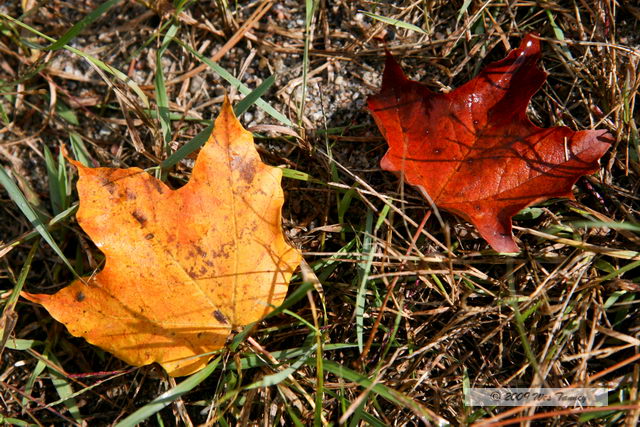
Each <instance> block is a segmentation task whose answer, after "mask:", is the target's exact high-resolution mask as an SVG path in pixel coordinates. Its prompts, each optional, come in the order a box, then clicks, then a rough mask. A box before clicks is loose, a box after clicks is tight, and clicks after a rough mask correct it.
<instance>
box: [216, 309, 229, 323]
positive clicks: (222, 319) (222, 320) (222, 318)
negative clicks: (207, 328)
mask: <svg viewBox="0 0 640 427" xmlns="http://www.w3.org/2000/svg"><path fill="white" fill-rule="evenodd" d="M213 317H215V318H216V320H217V321H218V322H220V323H224V324H225V325H228V324H229V321H228V320H227V317H226V316H225V315H224V314H222V312H221V311H220V310H215V311H214V312H213Z"/></svg>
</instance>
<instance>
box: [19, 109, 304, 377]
mask: <svg viewBox="0 0 640 427" xmlns="http://www.w3.org/2000/svg"><path fill="white" fill-rule="evenodd" d="M72 163H73V164H74V165H75V166H76V167H77V168H78V171H79V175H80V179H79V181H78V185H77V187H78V194H79V196H80V207H79V210H78V213H77V219H78V222H79V224H80V225H81V227H82V228H83V229H84V231H85V232H86V233H87V234H88V235H89V236H90V237H91V238H92V240H93V241H94V242H95V244H96V246H97V247H98V248H100V250H101V251H102V252H103V253H104V255H105V259H106V262H105V266H104V268H103V269H102V271H100V272H99V273H97V274H96V275H93V276H91V277H85V278H83V279H80V280H76V281H74V282H73V283H72V284H71V285H69V286H67V287H66V288H63V289H62V290H60V291H59V292H58V293H56V294H54V295H42V294H30V293H23V294H22V295H23V296H24V297H25V298H27V299H29V300H31V301H33V302H37V303H40V304H42V305H44V306H45V308H46V309H47V310H48V311H49V313H50V314H51V315H52V316H53V317H54V318H55V319H57V320H58V321H60V322H62V323H64V324H65V325H66V326H67V329H68V330H69V332H70V333H71V334H73V335H75V336H82V337H84V338H85V339H86V340H87V341H89V342H90V343H92V344H95V345H97V346H99V347H101V348H103V349H105V350H107V351H109V352H111V353H113V354H115V355H116V356H118V357H119V358H121V359H123V360H125V361H126V362H128V363H129V364H131V365H135V366H141V365H145V364H149V363H152V362H158V363H160V364H161V365H162V366H163V367H164V368H165V369H166V370H167V372H168V373H169V374H170V375H172V376H182V375H188V374H190V373H193V372H195V371H197V370H199V369H202V368H203V367H204V366H205V365H206V363H207V361H208V359H209V358H210V355H204V356H199V355H201V354H204V353H210V352H211V351H214V350H216V349H219V348H221V347H222V346H223V345H224V344H225V342H226V340H227V337H228V335H229V333H230V331H231V330H232V328H234V327H236V326H242V325H246V324H249V323H251V322H254V321H257V320H260V319H261V318H262V317H264V315H266V314H267V313H269V312H270V311H271V309H272V307H273V306H277V305H279V304H280V303H281V302H282V300H283V299H284V297H285V295H286V290H287V284H288V282H289V279H290V278H291V275H292V273H293V270H294V269H295V268H296V267H297V265H298V264H299V262H300V260H301V255H300V252H299V251H298V250H296V249H294V248H292V247H291V246H289V245H288V244H287V243H286V241H285V240H284V235H283V233H282V225H281V208H282V204H283V201H284V195H283V192H282V188H281V187H280V180H281V177H282V171H281V170H280V169H278V168H274V167H271V166H267V165H265V164H264V163H262V162H261V161H260V157H259V155H258V153H257V151H256V149H255V146H254V144H253V137H252V135H251V133H250V132H248V131H246V130H245V129H243V128H242V126H241V125H240V123H239V122H238V120H237V119H236V117H235V116H234V115H233V110H232V109H231V106H230V104H229V103H228V101H227V102H225V105H224V106H223V108H222V111H221V113H220V115H219V117H218V119H217V120H216V122H215V126H214V129H213V132H212V134H211V136H210V137H209V140H208V141H207V143H206V144H205V145H204V146H203V147H202V149H201V150H200V153H199V154H198V158H197V160H196V163H195V165H194V168H193V172H192V175H191V179H190V181H189V182H188V183H187V184H185V185H184V186H183V187H182V188H179V189H177V190H171V189H170V188H169V187H167V186H166V185H165V184H164V183H162V182H161V181H159V180H157V179H155V178H154V177H152V176H150V175H149V174H147V173H146V172H144V171H143V170H141V169H139V168H129V169H110V168H87V167H84V166H83V165H82V164H80V163H78V162H75V161H72Z"/></svg>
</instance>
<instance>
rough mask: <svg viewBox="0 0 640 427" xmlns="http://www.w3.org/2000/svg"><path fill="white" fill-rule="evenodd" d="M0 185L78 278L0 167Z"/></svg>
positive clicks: (27, 203)
mask: <svg viewBox="0 0 640 427" xmlns="http://www.w3.org/2000/svg"><path fill="white" fill-rule="evenodd" d="M0 185H2V186H3V187H4V188H5V190H7V193H9V197H10V198H11V200H13V202H14V203H15V204H16V205H17V206H18V208H19V209H20V210H21V211H22V214H23V215H24V216H26V217H27V219H28V220H29V222H30V223H31V225H33V227H34V228H35V229H36V230H37V231H38V233H40V235H41V236H42V238H43V239H44V240H45V241H46V242H47V243H48V244H49V246H51V248H52V249H53V250H54V252H55V253H56V254H58V256H59V257H60V259H62V262H64V263H65V265H66V266H67V267H68V268H69V270H71V272H72V273H73V274H74V275H75V276H76V277H79V275H78V273H76V270H75V269H74V268H73V266H71V263H70V262H69V260H68V259H67V257H66V256H65V255H64V253H63V252H62V249H60V247H59V246H58V244H57V243H56V242H55V240H54V239H53V237H52V236H51V233H49V230H48V229H47V227H46V226H45V225H44V224H43V223H42V220H41V219H40V217H39V216H38V214H37V213H36V211H35V210H34V209H33V207H31V205H30V204H29V202H28V201H27V199H26V198H25V197H24V194H22V191H20V189H19V188H18V186H17V185H16V183H15V182H13V180H12V179H11V178H10V177H9V175H8V174H7V173H6V172H5V170H4V168H2V167H0Z"/></svg>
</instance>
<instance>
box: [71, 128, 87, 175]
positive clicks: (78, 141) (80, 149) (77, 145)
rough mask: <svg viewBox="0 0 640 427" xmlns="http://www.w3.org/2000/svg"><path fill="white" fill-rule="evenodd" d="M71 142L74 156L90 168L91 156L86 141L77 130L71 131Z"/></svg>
mask: <svg viewBox="0 0 640 427" xmlns="http://www.w3.org/2000/svg"><path fill="white" fill-rule="evenodd" d="M69 142H70V143H71V151H72V152H73V157H74V158H75V159H76V160H77V161H79V162H80V163H82V165H83V166H86V167H88V168H90V167H91V157H89V152H88V151H87V147H86V146H85V145H84V142H82V137H81V136H80V135H79V134H78V133H77V132H73V131H72V132H69Z"/></svg>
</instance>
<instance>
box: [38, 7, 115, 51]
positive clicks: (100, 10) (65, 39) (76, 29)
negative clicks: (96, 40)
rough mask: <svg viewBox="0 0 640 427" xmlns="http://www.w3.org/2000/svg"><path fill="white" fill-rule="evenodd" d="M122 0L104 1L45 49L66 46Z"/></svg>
mask: <svg viewBox="0 0 640 427" xmlns="http://www.w3.org/2000/svg"><path fill="white" fill-rule="evenodd" d="M121 1H122V0H108V1H106V2H104V3H102V4H101V5H100V6H98V7H96V8H95V9H93V10H92V11H91V12H90V13H89V14H88V15H87V16H85V17H84V18H82V19H81V20H79V21H78V22H76V23H75V24H74V25H73V26H72V27H71V28H69V30H67V32H66V33H64V34H63V35H62V37H60V38H59V39H58V41H56V42H53V43H52V44H50V45H49V46H47V47H46V48H45V50H57V49H60V48H62V47H64V45H66V44H67V43H69V41H71V39H73V38H74V37H75V36H77V35H78V34H80V32H81V31H82V30H84V29H85V28H87V27H88V26H89V25H91V24H92V23H93V22H94V21H95V20H96V19H98V18H100V17H101V16H102V15H103V14H104V13H105V12H107V11H108V10H109V9H111V8H112V7H113V6H115V5H116V4H118V3H120V2H121Z"/></svg>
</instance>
